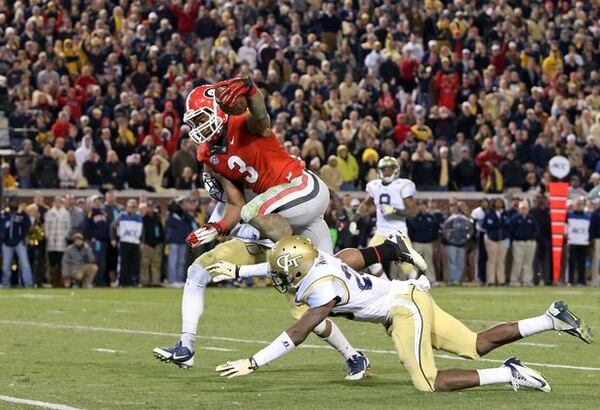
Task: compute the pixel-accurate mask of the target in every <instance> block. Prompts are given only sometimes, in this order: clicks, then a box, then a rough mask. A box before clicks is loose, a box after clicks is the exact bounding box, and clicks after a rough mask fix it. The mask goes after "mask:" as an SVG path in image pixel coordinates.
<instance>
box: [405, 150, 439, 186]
mask: <svg viewBox="0 0 600 410" xmlns="http://www.w3.org/2000/svg"><path fill="white" fill-rule="evenodd" d="M411 162H412V169H411V179H412V180H413V182H414V183H415V185H416V186H417V189H418V190H421V191H430V190H435V174H436V173H435V171H436V170H435V162H434V158H433V155H431V153H430V152H429V151H427V146H426V145H425V143H424V142H422V141H420V142H419V143H418V144H417V149H416V150H415V152H414V153H413V154H412V157H411Z"/></svg>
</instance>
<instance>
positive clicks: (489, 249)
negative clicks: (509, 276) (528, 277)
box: [483, 198, 510, 286]
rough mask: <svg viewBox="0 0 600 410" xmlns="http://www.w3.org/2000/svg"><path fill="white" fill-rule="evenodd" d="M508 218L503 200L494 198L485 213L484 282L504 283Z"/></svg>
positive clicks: (503, 284)
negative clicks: (485, 264) (485, 262)
mask: <svg viewBox="0 0 600 410" xmlns="http://www.w3.org/2000/svg"><path fill="white" fill-rule="evenodd" d="M509 222H510V221H509V220H508V216H507V214H506V211H505V205H504V200H503V199H502V198H496V199H494V201H493V203H492V206H491V209H489V210H488V211H487V212H486V214H485V219H484V220H483V227H484V228H485V236H484V242H485V249H486V253H487V267H486V284H487V285H488V286H492V285H500V286H505V285H506V272H505V261H506V253H507V252H508V248H509V246H510V242H509V241H510V240H509Z"/></svg>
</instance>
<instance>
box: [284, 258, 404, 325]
mask: <svg viewBox="0 0 600 410" xmlns="http://www.w3.org/2000/svg"><path fill="white" fill-rule="evenodd" d="M408 292H409V284H408V282H406V281H397V280H393V281H389V280H387V279H382V278H379V277H377V276H373V275H368V274H360V273H358V272H356V271H355V270H353V269H352V268H350V267H349V266H348V265H346V264H345V263H343V262H342V261H341V260H340V259H338V258H336V257H335V256H332V255H329V254H326V253H324V252H321V251H319V257H318V258H317V260H316V261H315V264H314V265H313V267H312V268H311V270H310V272H309V273H308V275H306V277H304V279H302V281H301V282H300V286H299V287H298V290H297V291H296V299H295V302H296V304H301V303H305V304H307V305H308V306H309V307H310V308H316V307H319V306H323V305H325V304H327V303H329V302H331V300H332V299H334V298H337V299H338V300H339V302H338V304H337V305H336V306H335V307H334V308H333V310H332V313H333V314H334V315H336V316H338V315H339V316H346V317H348V318H349V319H355V320H360V321H363V322H375V323H385V322H387V321H388V319H389V315H390V310H391V307H392V302H393V298H394V296H395V295H397V294H406V293H408Z"/></svg>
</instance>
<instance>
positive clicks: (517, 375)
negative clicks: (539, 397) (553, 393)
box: [504, 357, 552, 393]
mask: <svg viewBox="0 0 600 410" xmlns="http://www.w3.org/2000/svg"><path fill="white" fill-rule="evenodd" d="M504 366H505V367H508V368H509V369H510V372H511V374H512V377H511V380H510V384H512V387H513V389H515V391H517V390H519V388H521V387H527V388H530V389H535V390H539V391H543V392H546V393H548V392H549V391H550V390H552V389H551V388H550V385H549V384H548V382H547V381H546V379H544V377H543V376H542V375H541V374H540V373H539V372H537V371H535V370H533V369H531V368H529V367H527V366H525V365H524V364H523V363H521V361H520V360H519V359H517V358H516V357H509V358H508V359H506V360H505V361H504Z"/></svg>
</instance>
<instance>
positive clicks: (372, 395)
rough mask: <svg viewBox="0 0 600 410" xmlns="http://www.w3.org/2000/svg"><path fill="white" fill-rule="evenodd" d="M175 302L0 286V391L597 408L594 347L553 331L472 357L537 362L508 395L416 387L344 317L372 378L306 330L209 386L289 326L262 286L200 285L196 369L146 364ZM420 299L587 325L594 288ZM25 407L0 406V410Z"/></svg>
mask: <svg viewBox="0 0 600 410" xmlns="http://www.w3.org/2000/svg"><path fill="white" fill-rule="evenodd" d="M180 294H181V291H180V290H171V289H155V290H146V289H131V290H121V289H94V290H78V289H77V290H73V291H71V290H64V289H61V290H1V291H0V396H9V397H13V398H21V399H29V400H40V401H43V402H49V403H58V404H63V405H66V406H72V407H76V408H85V409H116V408H161V409H162V408H168V409H183V408H187V409H189V408H208V409H213V408H227V409H234V408H240V409H248V408H260V409H290V408H303V409H333V408H347V409H356V408H370V409H375V408H461V409H463V408H490V409H494V408H517V407H518V408H546V409H548V408H562V409H564V408H574V409H586V408H598V406H599V403H600V343H597V344H595V345H594V344H593V345H586V344H584V343H583V342H581V341H580V340H578V339H575V338H573V337H571V336H568V335H566V334H561V335H559V334H557V333H555V332H552V333H550V332H549V333H546V334H543V335H538V336H534V337H531V338H529V339H527V341H526V343H523V342H521V343H518V344H513V345H510V346H505V347H503V348H500V349H498V350H497V351H495V352H492V353H491V354H490V355H489V356H487V357H486V359H491V360H493V361H499V360H504V359H505V358H506V357H508V356H510V355H517V356H518V357H521V358H522V359H523V360H524V361H525V362H529V363H537V364H538V365H537V366H536V365H532V367H534V368H536V369H538V370H540V371H541V372H542V373H543V374H544V376H546V378H547V379H548V381H549V382H550V384H551V386H552V389H553V391H552V392H551V393H548V394H545V393H541V392H537V391H527V390H522V391H519V392H516V393H515V392H514V391H513V390H512V389H511V388H510V387H508V386H498V387H486V388H480V389H473V390H469V391H464V392H460V393H445V394H442V393H439V394H423V393H418V392H416V391H415V390H414V389H413V387H412V385H411V383H410V380H409V379H408V375H407V374H406V372H405V371H404V369H403V368H402V366H401V364H400V363H399V362H398V360H397V359H396V356H395V355H394V354H393V351H392V348H393V347H392V343H391V340H390V339H389V338H388V337H387V336H386V335H385V333H384V331H383V329H382V327H381V326H378V325H372V324H367V323H353V322H350V321H347V320H344V319H336V321H337V323H338V324H339V325H340V327H341V328H342V330H344V331H345V333H346V335H347V336H348V338H349V339H350V340H351V342H353V344H354V345H355V346H357V347H360V348H363V349H367V350H374V351H372V352H369V353H368V355H369V357H370V360H371V363H372V366H373V376H372V377H370V378H369V379H367V380H363V381H360V382H345V381H344V380H343V376H344V364H343V362H342V361H341V359H340V357H339V356H338V354H337V353H336V352H334V351H333V350H331V349H328V348H323V347H324V344H323V343H322V342H321V341H320V340H318V338H315V337H314V336H311V337H310V338H309V339H307V341H306V342H305V344H307V345H308V346H307V347H306V348H303V349H298V350H296V351H294V352H292V353H291V354H289V355H288V356H286V357H284V358H282V359H280V360H279V361H277V362H275V363H273V364H271V365H269V366H268V367H265V368H263V369H260V370H258V371H257V372H255V373H253V374H251V375H249V376H246V377H244V378H236V379H232V380H224V379H221V378H220V377H219V376H218V375H217V374H216V373H215V372H214V368H215V366H216V365H217V364H220V363H222V362H225V361H226V360H228V359H239V358H243V357H248V356H250V355H251V354H252V353H254V352H255V351H257V350H258V349H259V348H261V347H262V346H263V345H264V343H265V341H270V340H271V339H273V338H274V337H276V336H277V335H279V334H280V333H281V331H282V330H284V329H285V328H286V326H287V325H289V324H290V323H291V319H290V317H289V316H288V311H287V308H286V304H285V301H284V299H283V297H282V296H281V295H279V294H278V293H277V292H276V291H274V290H272V289H243V290H241V289H209V290H208V292H207V294H208V300H207V306H206V310H205V315H204V317H203V321H202V323H201V326H200V334H201V335H202V336H201V337H200V338H199V340H198V342H197V343H198V345H199V346H200V350H199V351H197V354H196V366H195V367H194V368H193V369H192V370H182V369H179V368H177V367H175V366H173V365H167V364H164V363H161V362H159V361H157V360H155V359H154V358H153V356H152V349H153V348H154V347H155V346H169V345H172V344H174V343H175V342H176V340H177V333H178V332H179V330H180V323H179V302H180ZM433 295H434V297H435V298H436V301H437V302H438V304H439V305H440V306H441V307H442V308H445V309H446V310H448V311H449V312H450V313H452V314H454V315H455V316H457V317H459V318H461V319H463V320H464V321H465V322H466V323H467V325H469V326H470V327H472V328H473V329H475V330H478V329H482V328H485V327H486V326H489V325H491V324H493V323H495V322H497V321H501V320H514V319H519V318H523V317H527V316H532V315H536V314H540V313H541V312H543V311H544V310H545V309H546V308H547V306H548V305H549V303H550V302H551V301H553V300H555V299H564V300H565V301H566V302H568V303H569V305H570V307H571V309H572V310H573V311H574V312H575V313H577V314H580V315H581V316H583V317H584V318H585V319H586V320H587V321H588V322H589V323H590V324H591V326H592V327H593V328H596V329H598V328H600V315H599V312H600V291H599V290H598V289H597V288H596V289H590V288H542V289H498V288H494V289H481V288H440V289H435V290H433ZM98 349H100V350H98ZM103 349H106V350H103ZM439 354H440V355H443V353H442V352H439ZM437 364H438V368H450V367H463V368H475V367H476V366H479V367H489V366H496V365H497V363H495V362H493V363H490V362H479V363H475V362H469V361H464V360H456V359H455V358H449V357H448V356H446V357H444V356H438V359H437ZM540 364H544V365H545V366H541V365H540ZM0 399H2V398H1V397H0ZM26 407H27V406H26V405H21V404H11V403H8V402H6V401H2V400H0V408H26Z"/></svg>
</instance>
